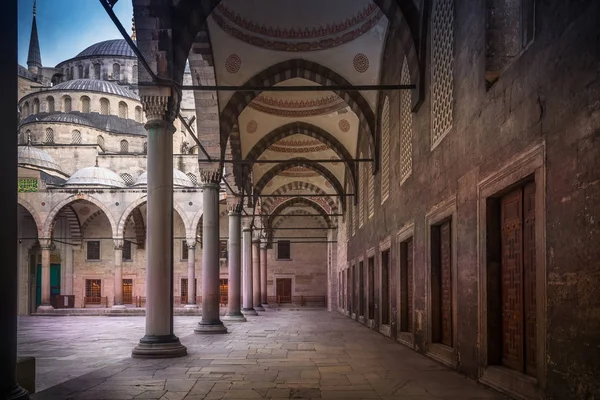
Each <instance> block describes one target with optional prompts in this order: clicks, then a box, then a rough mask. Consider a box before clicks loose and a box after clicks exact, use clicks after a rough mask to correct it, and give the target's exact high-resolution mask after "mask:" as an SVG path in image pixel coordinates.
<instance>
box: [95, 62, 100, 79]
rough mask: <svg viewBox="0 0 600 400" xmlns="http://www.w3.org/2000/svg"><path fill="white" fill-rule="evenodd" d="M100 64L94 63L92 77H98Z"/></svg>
mask: <svg viewBox="0 0 600 400" xmlns="http://www.w3.org/2000/svg"><path fill="white" fill-rule="evenodd" d="M100 68H101V67H100V64H94V79H100Z"/></svg>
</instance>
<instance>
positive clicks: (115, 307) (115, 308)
mask: <svg viewBox="0 0 600 400" xmlns="http://www.w3.org/2000/svg"><path fill="white" fill-rule="evenodd" d="M110 309H111V310H127V307H125V306H124V305H123V304H115V305H114V306H112V307H111V308H110Z"/></svg>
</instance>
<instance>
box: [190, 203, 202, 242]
mask: <svg viewBox="0 0 600 400" xmlns="http://www.w3.org/2000/svg"><path fill="white" fill-rule="evenodd" d="M203 215H204V207H202V210H200V211H198V212H197V213H196V215H194V219H193V220H192V225H191V226H190V228H191V229H190V233H191V236H190V237H191V238H192V237H193V238H195V237H197V236H198V228H200V226H202V216H203ZM200 237H202V230H200Z"/></svg>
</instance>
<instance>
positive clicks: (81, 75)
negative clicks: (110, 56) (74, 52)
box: [77, 64, 85, 79]
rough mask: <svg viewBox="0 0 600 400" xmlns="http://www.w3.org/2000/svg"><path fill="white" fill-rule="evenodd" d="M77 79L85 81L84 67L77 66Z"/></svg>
mask: <svg viewBox="0 0 600 400" xmlns="http://www.w3.org/2000/svg"><path fill="white" fill-rule="evenodd" d="M77 78H79V79H83V78H85V76H84V75H83V65H81V64H79V65H78V66H77Z"/></svg>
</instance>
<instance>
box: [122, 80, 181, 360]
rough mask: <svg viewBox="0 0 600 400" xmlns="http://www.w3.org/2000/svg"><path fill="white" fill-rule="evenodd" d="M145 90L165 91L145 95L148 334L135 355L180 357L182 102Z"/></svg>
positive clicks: (164, 90) (166, 92) (165, 93)
mask: <svg viewBox="0 0 600 400" xmlns="http://www.w3.org/2000/svg"><path fill="white" fill-rule="evenodd" d="M144 91H147V93H149V92H156V93H159V94H162V95H157V96H147V95H146V96H144V95H142V104H143V105H144V109H145V111H146V119H147V121H148V122H147V123H146V130H147V131H148V158H147V165H148V202H147V216H148V217H147V222H146V226H147V230H148V231H147V232H148V233H147V244H146V334H145V336H144V337H143V338H141V339H140V343H139V344H138V345H137V346H136V347H135V348H134V349H133V351H132V357H139V358H170V357H180V356H185V355H186V354H187V349H186V348H185V346H183V345H182V344H181V343H180V341H179V338H178V337H177V336H175V335H174V334H173V132H175V127H174V126H173V119H174V118H175V110H174V108H176V104H178V102H179V100H178V99H174V98H173V97H171V96H175V95H176V93H175V92H173V93H171V89H169V88H152V89H150V88H144ZM144 91H142V93H143V92H144Z"/></svg>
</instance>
